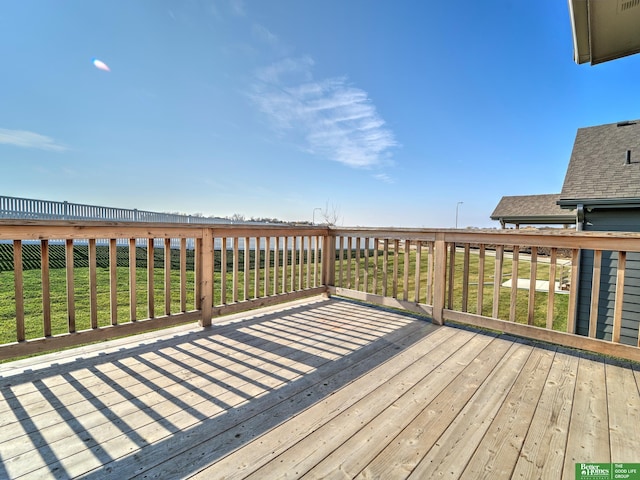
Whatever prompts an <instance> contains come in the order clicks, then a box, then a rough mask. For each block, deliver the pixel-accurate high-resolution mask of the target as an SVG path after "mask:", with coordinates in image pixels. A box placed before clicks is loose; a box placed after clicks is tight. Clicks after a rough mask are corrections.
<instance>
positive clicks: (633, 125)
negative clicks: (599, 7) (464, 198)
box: [491, 0, 640, 345]
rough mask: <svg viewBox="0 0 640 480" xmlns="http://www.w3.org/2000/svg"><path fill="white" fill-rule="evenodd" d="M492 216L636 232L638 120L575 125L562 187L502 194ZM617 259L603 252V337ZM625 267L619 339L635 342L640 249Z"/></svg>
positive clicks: (584, 289)
mask: <svg viewBox="0 0 640 480" xmlns="http://www.w3.org/2000/svg"><path fill="white" fill-rule="evenodd" d="M638 3H639V4H640V0H638ZM552 204H555V205H552ZM491 219H493V220H498V221H500V224H501V225H502V227H503V228H504V227H505V225H507V224H514V225H516V228H517V227H518V225H521V224H531V225H535V224H547V225H551V224H575V225H576V228H577V230H584V231H616V232H640V120H635V121H624V122H619V123H611V124H607V125H599V126H596V127H587V128H580V129H578V133H577V134H576V139H575V142H574V145H573V151H572V152H571V158H570V160H569V166H568V168H567V173H566V176H565V179H564V185H563V187H562V192H561V193H560V194H551V195H523V196H508V197H502V199H501V200H500V203H499V204H498V206H497V207H496V209H495V210H494V212H493V214H492V215H491ZM593 259H594V252H593V251H591V250H582V251H581V254H580V265H579V277H578V298H577V302H578V303H577V313H576V333H579V334H581V335H588V333H589V317H590V311H591V284H592V278H593V264H594V260H593ZM617 262H618V254H617V252H603V254H602V265H601V276H600V295H599V300H598V325H597V329H596V338H600V339H604V340H610V339H611V332H612V329H613V307H614V298H615V291H616V272H617ZM625 271H626V275H625V284H624V299H623V313H622V329H621V342H622V343H626V344H629V345H637V343H638V328H639V325H640V253H628V254H627V259H626V270H625Z"/></svg>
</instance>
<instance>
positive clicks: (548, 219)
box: [491, 213, 576, 225]
mask: <svg viewBox="0 0 640 480" xmlns="http://www.w3.org/2000/svg"><path fill="white" fill-rule="evenodd" d="M491 220H498V221H500V222H502V223H508V224H518V225H571V224H573V223H576V215H575V213H574V214H573V215H570V214H567V215H547V216H545V215H536V216H525V215H523V216H507V215H505V216H496V217H491Z"/></svg>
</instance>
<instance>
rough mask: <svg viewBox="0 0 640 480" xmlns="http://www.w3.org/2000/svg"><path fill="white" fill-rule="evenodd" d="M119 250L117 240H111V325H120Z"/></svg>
mask: <svg viewBox="0 0 640 480" xmlns="http://www.w3.org/2000/svg"><path fill="white" fill-rule="evenodd" d="M117 266H118V250H117V244H116V239H115V238H110V239H109V307H110V315H111V325H117V324H118V270H117Z"/></svg>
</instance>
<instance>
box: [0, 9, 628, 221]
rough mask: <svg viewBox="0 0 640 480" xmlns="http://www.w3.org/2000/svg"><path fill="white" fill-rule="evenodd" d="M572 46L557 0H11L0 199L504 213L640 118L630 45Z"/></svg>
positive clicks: (555, 184) (3, 66)
mask: <svg viewBox="0 0 640 480" xmlns="http://www.w3.org/2000/svg"><path fill="white" fill-rule="evenodd" d="M572 48H573V47H572V40H571V28H570V23H569V14H568V7H567V4H566V2H564V1H558V0H540V1H536V2H522V1H520V0H488V1H485V2H476V1H471V0H469V1H461V2H426V1H417V0H416V1H413V0H412V1H408V0H407V1H391V0H380V1H375V2H373V1H370V0H322V1H319V0H318V1H311V0H309V1H299V0H259V1H258V0H254V1H249V0H244V1H241V0H191V1H178V0H172V1H169V0H144V1H136V0H131V1H113V0H95V1H90V2H87V1H81V0H68V1H65V2H53V1H49V0H47V1H44V0H42V1H36V0H20V1H18V0H14V1H6V2H3V8H2V11H0V59H2V61H0V165H1V168H2V170H1V173H0V194H3V195H10V196H21V197H28V198H40V199H48V200H67V201H71V202H78V203H87V204H97V205H106V206H117V207H124V208H138V209H144V210H154V211H183V212H187V213H203V214H205V215H216V216H227V215H232V214H234V213H240V214H243V215H245V216H247V217H251V216H253V217H278V218H280V219H283V220H311V218H312V216H313V212H314V209H315V208H318V207H320V208H325V207H326V206H329V209H330V210H331V211H333V210H336V211H338V212H339V216H340V219H339V223H340V224H343V225H346V226H347V225H348V226H351V225H354V226H355V225H367V226H415V227H453V226H454V223H455V210H456V204H457V203H458V202H464V203H463V204H462V205H460V210H459V226H461V227H466V226H476V227H487V226H497V223H496V222H492V221H491V220H490V219H489V215H490V214H491V212H492V211H493V209H494V207H495V206H496V204H497V202H498V201H499V199H500V198H501V196H502V195H526V194H536V193H557V192H559V191H560V189H561V187H562V182H563V179H564V173H565V170H566V167H567V164H568V161H569V156H570V154H571V148H572V146H573V141H574V138H575V134H576V130H577V129H578V128H579V127H584V126H590V125H598V124H603V123H610V122H616V121H619V120H625V119H636V118H638V117H640V114H639V113H638V111H639V108H638V107H639V105H638V104H639V103H640V97H638V96H637V95H636V94H635V93H634V92H635V84H636V83H637V82H636V80H635V79H637V78H638V77H639V75H640V56H632V57H627V58H623V59H620V60H616V61H613V62H608V63H605V64H601V65H597V66H595V67H590V66H586V65H581V66H578V65H576V64H575V63H574V62H573V60H572V58H573V57H572ZM94 57H96V58H99V59H100V60H102V61H104V62H105V63H106V64H107V65H108V66H109V67H110V69H111V71H110V72H105V71H102V70H99V69H97V68H95V67H94V65H93V64H92V63H91V60H92V58H94ZM318 216H319V212H316V219H317V217H318Z"/></svg>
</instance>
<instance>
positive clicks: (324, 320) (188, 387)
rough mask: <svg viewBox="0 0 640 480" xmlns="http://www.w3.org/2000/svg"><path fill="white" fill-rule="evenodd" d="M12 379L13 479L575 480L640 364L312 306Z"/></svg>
mask: <svg viewBox="0 0 640 480" xmlns="http://www.w3.org/2000/svg"><path fill="white" fill-rule="evenodd" d="M215 322H217V323H214V325H213V326H212V327H210V328H205V329H201V328H194V327H193V326H183V327H176V328H173V329H170V330H167V331H164V332H152V333H149V334H143V335H139V336H134V337H128V338H126V339H119V340H114V341H110V342H105V343H102V344H96V345H90V346H85V347H81V348H78V349H71V350H66V351H62V352H57V353H55V354H48V355H43V356H41V357H33V358H29V359H23V360H18V361H15V362H10V363H4V364H0V478H8V479H14V478H29V479H30V478H56V479H57V478H60V479H64V478H79V477H81V478H86V479H103V478H139V479H143V478H144V479H145V480H148V479H152V478H158V479H160V478H161V479H173V478H258V479H260V478H306V479H320V478H322V479H324V478H328V479H352V478H385V479H387V478H388V479H396V478H397V479H406V478H410V477H411V478H432V477H439V476H446V477H448V478H460V479H466V478H486V479H489V478H558V477H559V475H560V474H561V473H564V478H567V479H568V478H573V476H574V472H575V463H576V462H581V461H587V462H603V461H604V462H607V461H614V462H636V463H637V462H638V460H639V458H638V452H640V433H639V431H638V428H639V427H638V426H639V425H640V365H639V364H636V363H633V362H626V361H618V360H615V359H610V358H604V357H597V356H595V355H590V354H586V353H579V352H575V351H570V350H567V349H564V348H555V347H551V346H545V345H541V344H538V343H534V342H530V341H527V340H522V339H520V340H518V339H516V338H514V337H510V336H508V335H498V334H496V333H490V332H486V331H480V330H473V329H465V328H459V327H452V326H443V327H440V326H435V325H432V324H431V323H430V322H425V321H424V319H420V318H418V317H416V316H414V315H412V314H407V313H403V312H400V311H397V310H390V309H384V308H379V307H372V306H368V305H365V304H362V303H358V302H353V301H347V300H341V299H320V298H319V297H317V298H314V299H307V300H302V301H296V302H292V303H290V304H285V305H281V306H277V307H269V308H267V309H262V310H256V311H254V312H249V313H244V314H237V315H232V316H229V317H226V318H221V319H216V320H215Z"/></svg>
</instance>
